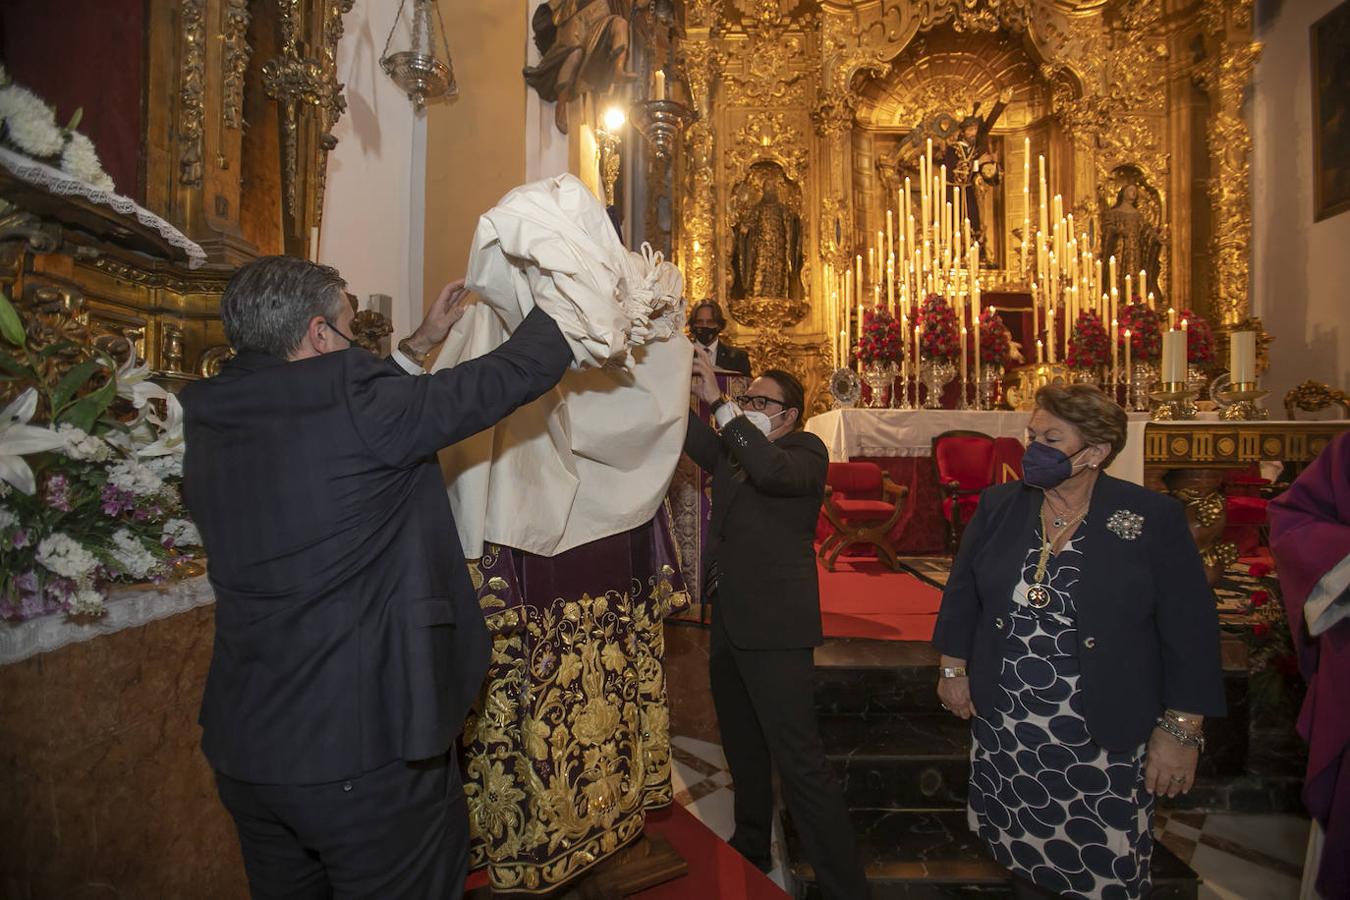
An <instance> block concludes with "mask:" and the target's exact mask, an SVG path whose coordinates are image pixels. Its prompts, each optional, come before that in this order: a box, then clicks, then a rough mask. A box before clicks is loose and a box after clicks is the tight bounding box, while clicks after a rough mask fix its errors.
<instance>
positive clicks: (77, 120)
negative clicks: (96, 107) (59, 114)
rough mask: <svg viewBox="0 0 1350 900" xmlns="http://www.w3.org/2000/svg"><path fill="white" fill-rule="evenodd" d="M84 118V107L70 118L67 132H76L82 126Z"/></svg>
mask: <svg viewBox="0 0 1350 900" xmlns="http://www.w3.org/2000/svg"><path fill="white" fill-rule="evenodd" d="M83 118H84V107H83V106H81V107H80V108H79V109H77V110H75V115H73V116H71V117H70V124H69V125H67V126H66V131H74V130H75V128H76V127H77V126H78V125H79V124H80V120H81V119H83Z"/></svg>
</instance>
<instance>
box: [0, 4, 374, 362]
mask: <svg viewBox="0 0 1350 900" xmlns="http://www.w3.org/2000/svg"><path fill="white" fill-rule="evenodd" d="M353 3H354V0H149V2H147V3H146V4H145V5H144V9H143V10H142V11H138V12H135V13H134V14H132V16H131V20H130V21H127V20H126V17H123V16H119V17H117V21H118V23H119V24H120V25H121V26H122V27H123V28H124V29H125V34H124V35H123V37H125V38H128V39H132V40H135V41H136V42H138V43H139V44H140V46H139V47H136V46H132V47H128V48H126V52H127V53H128V54H132V55H134V56H136V57H138V58H139V60H140V62H139V63H137V64H138V65H140V66H142V69H141V70H140V71H139V73H138V75H139V77H138V78H137V79H136V80H137V81H138V86H137V89H138V93H139V96H138V97H137V98H136V100H137V101H138V102H139V109H127V110H112V111H110V110H106V109H100V110H99V111H98V112H99V114H100V115H103V116H107V115H109V114H110V113H111V114H113V115H122V116H126V117H127V118H128V119H131V120H134V121H137V122H138V123H139V125H140V127H139V129H138V133H137V134H135V135H133V139H134V140H136V141H138V145H137V146H134V147H132V148H131V150H130V152H131V153H132V154H133V155H134V156H136V157H138V158H139V163H140V172H139V176H138V177H136V178H135V179H129V180H133V181H134V183H130V184H127V183H119V184H118V185H117V192H118V193H120V194H123V195H127V196H130V197H131V199H133V200H135V201H137V202H138V203H140V204H141V205H142V206H144V207H145V208H147V209H148V210H150V211H151V212H153V213H155V214H157V215H159V216H161V217H163V218H164V219H165V220H167V221H168V222H169V223H170V224H172V225H174V226H176V227H177V228H178V229H179V230H181V231H182V233H183V234H185V235H186V236H187V237H189V238H191V239H192V240H193V241H195V242H196V243H197V244H199V245H200V246H201V247H202V248H203V249H204V250H205V252H206V255H207V262H206V264H205V265H203V266H200V267H198V268H195V269H194V268H190V267H189V266H188V265H187V260H186V257H185V255H184V254H183V253H182V252H181V251H177V250H175V249H174V248H173V247H171V246H170V245H169V244H168V243H166V242H164V241H163V240H161V239H160V238H159V237H158V236H157V235H156V234H155V233H154V231H153V230H152V229H145V228H138V227H137V224H136V222H135V221H134V220H133V219H131V218H130V217H128V216H121V215H119V214H118V213H116V212H114V211H112V210H111V209H109V208H108V207H106V206H97V205H95V204H92V203H86V202H82V201H79V200H76V199H72V198H68V197H54V196H51V195H45V194H44V193H43V192H42V191H41V189H39V188H34V187H32V186H30V185H26V184H24V183H22V182H20V181H18V180H17V179H13V178H10V177H5V179H4V182H3V185H0V199H4V200H5V201H6V202H7V204H8V209H7V210H6V212H5V214H4V218H3V220H0V254H3V255H2V258H0V285H3V287H4V288H5V290H6V291H7V292H8V293H9V294H10V296H11V297H13V299H14V300H15V302H16V304H17V305H18V306H19V307H20V310H21V312H24V313H25V314H26V315H33V316H37V315H40V316H42V317H44V321H45V322H46V323H47V324H49V325H54V326H56V327H57V328H58V329H59V328H62V327H83V328H87V329H88V330H89V332H91V333H93V334H116V335H121V336H125V337H127V338H128V339H130V340H131V342H132V344H133V346H134V347H135V349H136V352H137V354H138V355H139V356H141V357H143V358H144V359H145V360H146V361H148V362H149V364H150V366H151V368H152V369H153V370H154V371H155V372H156V373H157V374H158V375H159V376H161V377H162V378H165V379H167V380H169V381H170V382H172V381H174V380H179V379H181V378H183V377H196V376H200V375H206V374H210V373H211V372H213V371H214V370H215V369H216V368H217V367H218V366H219V365H220V363H221V362H222V361H223V360H224V359H225V358H226V357H227V356H228V355H229V353H230V351H229V348H228V344H227V342H226V340H225V336H224V333H223V331H222V329H221V325H220V321H219V313H218V309H219V298H220V294H221V292H222V291H223V290H224V287H225V283H226V281H227V280H228V278H229V275H230V273H231V272H233V270H234V268H235V267H236V266H237V265H239V264H240V263H242V262H246V261H248V260H249V259H252V258H255V257H257V256H260V255H266V254H273V253H290V254H293V255H299V256H306V255H309V250H310V247H311V241H312V240H313V239H314V237H315V236H316V235H317V229H318V227H319V224H320V220H321V217H322V210H323V193H324V175H325V170H326V161H327V155H328V152H329V151H330V150H331V149H332V148H333V147H334V146H335V145H336V139H335V138H334V137H333V136H332V133H331V130H332V127H333V125H334V124H336V122H337V121H338V118H339V117H340V116H341V114H342V112H343V110H344V108H345V101H344V100H343V97H342V89H341V85H340V84H339V83H338V81H337V56H336V54H337V44H338V41H339V40H340V39H341V37H342V34H343V22H342V16H343V14H344V13H346V12H348V11H350V10H351V8H352V5H353ZM6 24H7V26H8V27H9V28H10V30H11V31H12V32H20V31H22V32H23V33H24V34H25V35H35V37H33V39H34V40H41V39H42V35H43V34H44V32H43V30H42V29H41V28H40V27H36V25H40V24H41V23H34V22H29V21H18V20H16V21H10V22H7V23H6ZM30 26H34V27H30ZM109 27H110V26H109V23H108V22H100V21H99V20H98V18H97V17H82V18H81V17H77V18H75V19H73V20H70V21H66V22H63V23H62V24H61V29H60V33H61V42H62V44H63V46H52V47H50V48H48V49H49V51H50V52H49V53H48V54H47V58H49V59H57V58H60V57H61V56H62V54H63V52H64V51H65V50H66V49H67V48H68V46H69V45H71V44H73V45H75V46H80V45H82V44H89V45H92V44H95V43H98V42H103V41H106V40H107V39H108V38H109V34H108V33H107V29H108V28H109ZM45 33H46V34H50V32H45ZM10 75H11V76H12V77H14V78H15V79H16V80H18V81H20V82H22V83H24V84H26V85H27V86H29V87H31V88H32V89H34V90H36V91H37V92H38V93H39V94H42V95H44V96H46V97H47V99H48V100H49V101H52V94H51V91H52V90H59V85H56V84H54V81H55V80H59V79H60V73H59V69H58V68H57V67H52V66H44V67H33V68H32V69H31V70H30V71H23V70H21V69H20V70H16V69H15V68H14V67H12V66H11V68H10ZM133 77H134V76H133ZM52 102H54V101H52ZM79 102H80V103H81V104H82V105H83V106H84V107H85V108H86V114H85V121H86V122H88V121H89V120H90V108H92V107H94V106H95V105H96V104H97V102H98V101H97V99H93V100H91V99H89V98H87V97H81V98H80V100H79ZM63 322H64V323H68V324H65V325H63V324H62V323H63ZM77 323H78V324H77Z"/></svg>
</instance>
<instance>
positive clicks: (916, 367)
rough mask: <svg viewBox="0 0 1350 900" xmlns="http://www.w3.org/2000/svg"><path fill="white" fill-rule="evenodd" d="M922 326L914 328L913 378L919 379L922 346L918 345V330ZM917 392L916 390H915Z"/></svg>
mask: <svg viewBox="0 0 1350 900" xmlns="http://www.w3.org/2000/svg"><path fill="white" fill-rule="evenodd" d="M921 327H922V326H920V325H915V326H914V377H915V378H918V377H919V364H920V363H922V362H923V345H922V344H920V343H919V329H920V328H921ZM915 390H916V391H917V390H918V389H917V388H916V389H915Z"/></svg>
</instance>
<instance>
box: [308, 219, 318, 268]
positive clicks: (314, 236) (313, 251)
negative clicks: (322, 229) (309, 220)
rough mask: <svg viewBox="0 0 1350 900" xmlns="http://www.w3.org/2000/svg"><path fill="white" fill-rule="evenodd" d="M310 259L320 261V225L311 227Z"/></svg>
mask: <svg viewBox="0 0 1350 900" xmlns="http://www.w3.org/2000/svg"><path fill="white" fill-rule="evenodd" d="M309 261H310V262H318V261H319V226H318V225H315V226H314V227H312V228H310V229H309Z"/></svg>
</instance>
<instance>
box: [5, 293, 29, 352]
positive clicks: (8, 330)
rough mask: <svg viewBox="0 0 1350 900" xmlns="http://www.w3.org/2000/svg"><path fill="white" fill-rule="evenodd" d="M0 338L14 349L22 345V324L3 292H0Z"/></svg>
mask: <svg viewBox="0 0 1350 900" xmlns="http://www.w3.org/2000/svg"><path fill="white" fill-rule="evenodd" d="M0 337H4V339H5V340H7V341H9V342H10V343H11V344H13V345H14V346H16V347H22V346H23V344H24V331H23V322H22V321H20V320H19V314H18V312H17V311H15V309H14V305H13V304H12V303H10V302H9V297H7V296H6V295H5V292H4V291H0Z"/></svg>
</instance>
